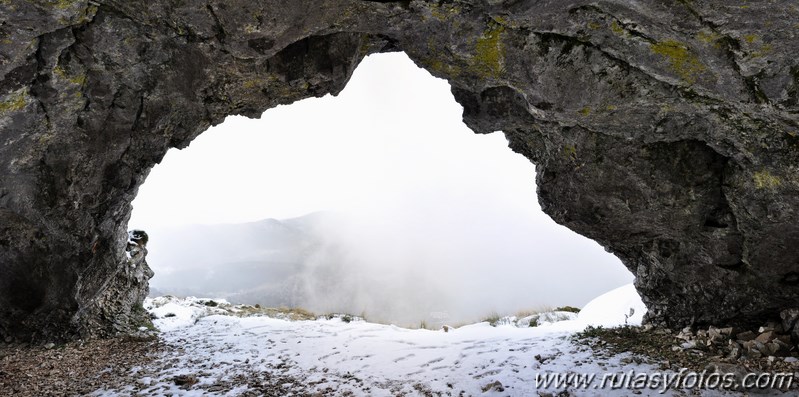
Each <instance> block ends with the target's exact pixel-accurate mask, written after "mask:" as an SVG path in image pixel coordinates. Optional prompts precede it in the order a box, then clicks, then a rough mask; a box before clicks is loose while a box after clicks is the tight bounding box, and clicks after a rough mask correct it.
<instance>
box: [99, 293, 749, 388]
mask: <svg viewBox="0 0 799 397" xmlns="http://www.w3.org/2000/svg"><path fill="white" fill-rule="evenodd" d="M215 301H216V302H217V303H219V305H218V306H217V307H209V306H207V305H206V303H207V302H208V300H203V299H198V298H186V299H178V298H175V297H159V298H154V299H148V300H147V302H146V306H145V307H146V308H147V309H148V310H149V311H150V313H153V315H154V316H155V317H157V318H156V320H154V323H155V325H156V326H157V327H158V328H159V329H161V330H162V333H161V337H162V339H163V340H164V342H165V343H167V344H168V345H171V346H173V347H175V348H174V349H170V350H169V351H168V352H167V353H164V356H163V357H161V358H160V359H158V360H157V361H156V362H154V363H152V364H150V365H149V372H148V368H144V369H141V370H137V372H136V373H135V374H134V375H135V376H137V377H138V378H137V379H138V381H137V382H136V386H135V387H130V386H128V387H127V388H125V389H124V390H99V391H97V392H95V393H94V395H107V396H111V395H117V394H136V395H180V396H194V395H228V396H236V395H241V394H244V393H256V394H257V390H253V389H250V388H249V387H248V386H247V385H246V384H238V383H235V384H234V386H235V387H233V388H231V387H228V388H226V389H225V391H224V392H221V391H220V392H214V391H213V390H216V389H215V388H213V386H214V385H219V384H223V383H225V382H231V381H234V380H236V379H253V378H254V377H255V378H257V377H258V376H263V374H264V373H271V374H276V375H280V376H287V377H292V378H296V379H300V380H301V381H302V383H303V384H304V385H307V386H309V387H310V392H311V393H313V392H317V393H319V395H354V396H395V395H425V394H427V395H438V394H439V393H440V394H441V395H498V396H499V395H501V396H535V395H539V392H541V393H551V394H553V395H555V394H557V392H558V391H561V390H563V389H562V388H560V389H558V388H555V387H551V386H550V387H544V386H541V385H537V384H536V377H537V376H540V375H542V374H547V373H564V374H565V373H575V372H577V373H596V374H597V376H599V377H601V376H602V375H603V374H605V373H622V372H623V373H628V372H629V371H636V372H637V373H641V372H650V373H651V372H654V371H656V368H653V367H651V366H648V365H645V364H635V363H634V362H633V360H629V359H626V360H625V358H628V356H627V355H619V356H615V357H609V358H599V357H597V356H595V353H594V352H593V351H592V350H591V349H590V348H588V347H586V346H583V345H580V344H577V343H575V342H574V340H573V339H572V336H573V334H574V332H576V331H580V330H582V329H584V328H585V327H586V326H587V325H603V326H613V325H622V324H624V323H625V320H626V322H627V323H628V324H638V323H640V321H641V317H642V316H643V314H644V311H645V310H644V308H643V305H642V304H641V302H640V298H639V297H638V295H637V293H635V289H634V288H632V286H631V285H630V286H625V287H622V288H619V289H616V290H613V291H610V292H608V293H607V294H605V295H602V296H600V297H599V298H597V299H595V300H593V301H592V302H591V303H589V304H588V305H586V307H585V309H583V311H582V312H581V313H580V314H579V315H577V316H575V315H574V314H573V313H568V312H553V313H544V314H542V315H539V318H540V319H541V322H540V323H541V325H539V326H537V327H522V328H520V327H519V324H523V323H524V321H527V323H528V325H529V321H530V318H529V317H531V316H528V317H525V318H522V319H515V318H513V320H511V318H508V321H507V323H506V325H502V326H496V327H492V326H491V325H489V324H488V323H486V322H482V323H477V324H472V325H467V326H463V327H459V328H448V330H447V331H444V330H443V329H441V330H436V331H432V330H425V329H414V330H412V329H405V328H400V327H397V326H394V325H381V324H374V323H369V322H366V321H350V322H346V321H343V319H342V317H341V316H338V317H336V318H330V319H328V318H319V319H317V320H313V321H287V320H284V319H276V318H270V317H236V316H231V315H229V314H230V313H231V312H232V309H231V308H230V307H228V306H229V304H228V303H226V302H223V301H218V300H215ZM630 308H632V309H633V310H634V313H633V316H632V317H630V318H625V314H627V315H628V317H629V313H630ZM169 313H172V314H174V316H171V317H166V316H167V314H169ZM563 313H568V315H566V314H563ZM224 314H228V315H224ZM563 318H567V319H565V320H563ZM259 374H260V375H259ZM179 375H193V376H196V378H197V384H195V385H194V386H191V387H189V388H185V387H184V388H181V387H178V386H177V385H176V384H175V382H174V379H175V377H176V376H179ZM281 382H282V381H281ZM283 387H284V388H285V390H286V393H285V394H286V395H291V394H292V393H293V391H294V389H292V387H294V386H292V384H290V383H286V384H283ZM296 391H297V392H300V391H303V390H296ZM423 391H424V392H423ZM630 392H631V390H629V389H626V388H617V389H611V388H607V389H602V390H597V389H586V390H581V389H574V388H571V389H569V393H570V394H569V395H570V396H627V395H630ZM684 393H685V391H684V390H676V391H675V390H669V391H666V392H665V393H664V394H662V393H661V391H660V390H647V389H643V390H641V394H640V395H644V396H647V395H648V396H660V395H666V396H677V395H684ZM702 395H705V396H721V395H730V394H725V392H721V391H718V392H716V391H711V392H703V393H702ZM732 395H734V393H733V394H732Z"/></svg>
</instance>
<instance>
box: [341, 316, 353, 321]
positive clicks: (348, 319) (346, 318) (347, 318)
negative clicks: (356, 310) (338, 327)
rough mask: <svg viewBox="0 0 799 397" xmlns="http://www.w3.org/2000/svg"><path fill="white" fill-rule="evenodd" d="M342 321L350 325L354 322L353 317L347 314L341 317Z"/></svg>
mask: <svg viewBox="0 0 799 397" xmlns="http://www.w3.org/2000/svg"><path fill="white" fill-rule="evenodd" d="M341 321H343V322H345V323H349V322H350V321H352V317H350V315H349V314H345V315H344V316H342V317H341Z"/></svg>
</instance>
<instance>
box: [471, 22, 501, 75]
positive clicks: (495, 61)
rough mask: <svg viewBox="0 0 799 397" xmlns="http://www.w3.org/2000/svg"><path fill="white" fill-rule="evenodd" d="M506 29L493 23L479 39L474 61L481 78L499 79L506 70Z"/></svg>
mask: <svg viewBox="0 0 799 397" xmlns="http://www.w3.org/2000/svg"><path fill="white" fill-rule="evenodd" d="M504 32H505V27H504V26H502V25H500V24H498V23H496V22H494V21H492V22H491V23H489V27H488V29H487V30H486V31H485V32H483V34H482V35H481V36H480V37H479V38H478V39H477V43H476V44H475V48H474V49H475V55H474V58H473V59H472V61H473V67H474V71H475V72H477V74H479V75H480V76H481V77H484V78H490V77H499V76H501V75H502V73H503V72H504V70H505V48H504V46H503V45H502V33H504Z"/></svg>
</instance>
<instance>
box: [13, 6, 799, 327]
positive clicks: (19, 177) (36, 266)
mask: <svg viewBox="0 0 799 397" xmlns="http://www.w3.org/2000/svg"><path fill="white" fill-rule="evenodd" d="M0 21H1V22H0V175H2V177H0V336H4V337H7V336H12V337H15V338H18V339H34V340H36V339H68V338H73V337H76V336H85V335H89V336H94V335H96V336H104V335H112V334H114V333H116V332H126V331H128V330H130V329H131V328H132V327H134V326H135V324H136V322H137V321H140V320H141V318H140V317H141V316H140V315H138V314H136V313H137V309H136V307H137V306H138V304H139V303H140V302H141V299H142V298H143V297H144V295H146V289H147V282H146V280H147V272H146V271H145V267H144V266H137V267H135V268H134V267H133V266H132V265H133V263H132V262H131V261H132V259H129V258H128V257H127V255H126V251H125V248H126V240H127V239H126V223H127V220H128V218H129V215H130V211H131V207H130V202H131V201H132V199H133V198H134V197H135V195H136V191H137V189H138V187H139V186H140V185H141V183H142V182H143V181H144V179H145V177H146V176H147V173H148V171H149V169H150V168H151V167H152V166H153V165H154V164H156V163H158V162H159V161H160V160H161V159H162V158H163V156H164V154H165V153H166V151H167V150H168V149H169V148H172V147H178V148H182V147H185V146H186V145H188V144H189V142H190V141H191V140H192V139H193V138H194V137H196V136H197V135H199V134H200V133H201V132H202V131H204V130H206V129H207V128H208V127H209V126H211V125H215V124H218V123H220V122H222V121H223V120H224V118H225V116H227V115H232V114H240V115H246V116H250V117H258V116H259V115H260V114H261V113H262V112H263V111H264V110H266V109H268V108H271V107H274V106H276V105H278V104H288V103H291V102H293V101H296V100H299V99H302V98H306V97H311V96H322V95H325V94H327V93H332V94H336V93H338V92H340V91H341V90H342V89H343V87H344V85H345V84H346V83H347V80H348V79H349V77H350V75H351V73H352V71H353V70H354V68H355V67H356V66H357V65H358V63H359V61H360V60H361V59H363V57H364V56H366V55H368V54H370V53H376V52H386V51H405V52H406V53H407V54H408V55H409V56H410V58H411V59H413V60H414V61H415V62H416V63H417V64H418V65H419V66H420V67H423V68H425V69H427V70H428V71H430V72H431V73H432V74H433V75H435V76H437V77H441V78H444V79H447V80H448V81H449V82H450V84H451V86H452V91H453V94H454V95H455V98H456V100H457V101H458V102H459V103H461V104H462V105H463V107H464V115H463V116H464V120H465V122H466V123H467V124H468V125H469V126H470V127H471V128H472V129H473V130H474V131H475V132H478V133H485V132H492V131H495V130H502V131H504V132H505V134H506V136H507V137H508V139H509V140H510V146H511V148H512V149H513V150H515V151H517V152H519V153H522V154H523V155H525V156H526V157H528V158H529V159H530V160H531V161H533V162H535V164H536V166H537V171H538V174H537V175H538V176H537V178H538V192H539V199H540V202H541V205H542V207H543V208H544V210H545V211H546V212H547V213H548V214H549V215H550V216H552V217H553V219H555V220H556V221H557V222H559V223H561V224H563V225H566V226H568V227H569V228H571V229H572V230H575V231H576V232H578V233H581V234H583V235H585V236H588V237H590V238H592V239H594V240H596V241H598V242H599V243H600V244H602V245H603V246H604V247H606V248H607V249H608V250H609V251H610V252H612V253H614V254H615V255H617V256H618V257H620V258H621V259H622V261H623V262H624V264H625V265H626V266H627V267H628V268H629V269H630V270H631V271H632V272H633V273H634V274H635V276H636V287H637V288H638V291H639V292H640V293H641V295H642V297H643V299H644V302H645V303H646V304H647V306H648V308H649V313H648V318H647V319H648V321H650V322H652V323H654V324H666V325H669V326H672V327H681V326H685V325H689V324H696V325H701V324H715V325H754V324H762V323H763V322H764V321H765V320H767V319H773V318H778V316H779V313H780V311H781V310H782V309H786V308H790V307H795V303H796V297H797V295H798V294H797V292H799V249H797V247H799V215H798V214H797V208H799V174H797V165H799V161H797V160H799V115H797V111H799V107H798V102H799V62H797V58H796V57H795V52H796V49H797V48H799V39H798V38H797V33H799V28H798V27H799V6H797V5H796V4H795V2H794V1H792V0H773V1H765V0H763V1H746V2H743V1H740V2H739V1H726V0H725V1H723V0H704V1H670V0H668V1H655V0H645V1H637V2H626V1H611V0H597V1H577V0H569V1H550V2H545V1H532V0H530V1H524V0H469V1H466V0H450V1H446V0H441V1H422V0H411V1H365V0H327V1H310V0H295V1H277V0H260V1H252V0H250V1H243V0H225V1H222V0H183V1H158V2H153V1H119V0H97V1H87V0H49V1H44V0H32V1H22V0H0ZM397 112H398V113H400V114H401V112H402V109H397ZM530 243H531V244H534V243H535V242H534V241H531V242H530ZM136 269H138V270H136ZM146 270H149V269H146Z"/></svg>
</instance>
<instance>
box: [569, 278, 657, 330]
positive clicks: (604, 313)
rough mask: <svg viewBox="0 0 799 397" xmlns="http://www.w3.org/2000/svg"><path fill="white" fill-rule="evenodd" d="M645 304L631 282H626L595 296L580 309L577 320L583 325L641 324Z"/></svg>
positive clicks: (616, 325) (614, 325) (615, 325)
mask: <svg viewBox="0 0 799 397" xmlns="http://www.w3.org/2000/svg"><path fill="white" fill-rule="evenodd" d="M645 313H646V306H645V305H644V302H642V301H641V296H640V295H638V291H636V290H635V287H634V286H633V285H632V284H627V285H624V286H621V287H619V288H616V289H614V290H612V291H610V292H606V293H604V294H602V295H601V296H599V297H597V298H595V299H594V300H592V301H591V302H588V304H586V305H585V307H584V308H583V309H582V310H580V314H579V316H578V320H579V321H580V322H582V323H583V324H585V325H593V326H603V327H618V326H620V325H625V324H628V325H641V322H642V321H643V319H644V314H645Z"/></svg>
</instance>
